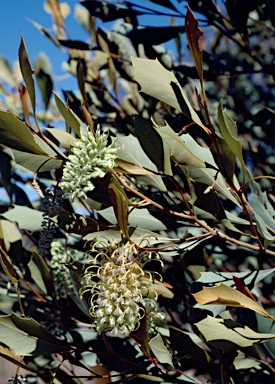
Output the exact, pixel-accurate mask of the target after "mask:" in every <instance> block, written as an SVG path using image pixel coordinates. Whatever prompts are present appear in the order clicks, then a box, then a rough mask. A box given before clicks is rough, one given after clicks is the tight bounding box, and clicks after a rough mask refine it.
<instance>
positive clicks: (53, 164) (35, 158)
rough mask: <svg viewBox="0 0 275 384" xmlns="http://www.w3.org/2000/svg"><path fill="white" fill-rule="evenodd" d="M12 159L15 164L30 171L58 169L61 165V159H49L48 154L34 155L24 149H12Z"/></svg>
mask: <svg viewBox="0 0 275 384" xmlns="http://www.w3.org/2000/svg"><path fill="white" fill-rule="evenodd" d="M12 154H13V157H14V160H15V161H16V163H17V164H19V165H22V166H23V167H24V168H26V169H27V170H29V171H31V172H37V171H38V170H39V172H45V171H51V170H52V169H58V168H61V166H62V160H57V159H51V158H49V157H48V156H43V155H34V154H32V153H28V152H25V151H17V150H15V149H12Z"/></svg>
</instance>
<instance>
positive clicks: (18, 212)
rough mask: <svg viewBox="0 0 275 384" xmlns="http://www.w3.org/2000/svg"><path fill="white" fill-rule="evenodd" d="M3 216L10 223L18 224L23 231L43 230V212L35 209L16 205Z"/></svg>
mask: <svg viewBox="0 0 275 384" xmlns="http://www.w3.org/2000/svg"><path fill="white" fill-rule="evenodd" d="M2 216H3V217H5V218H6V219H8V220H10V221H13V222H16V223H17V224H18V226H19V228H21V229H25V230H28V231H31V232H36V231H40V230H41V229H42V227H41V223H42V220H43V212H40V211H37V210H35V209H31V208H28V207H23V206H20V205H14V207H13V208H12V209H10V210H9V211H7V212H5V213H3V214H2Z"/></svg>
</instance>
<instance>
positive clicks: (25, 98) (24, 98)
mask: <svg viewBox="0 0 275 384" xmlns="http://www.w3.org/2000/svg"><path fill="white" fill-rule="evenodd" d="M18 92H19V95H20V99H21V103H22V107H23V111H24V115H25V119H26V122H27V124H29V125H31V123H30V104H29V103H30V95H29V92H28V90H27V88H26V87H25V85H24V84H22V83H20V84H19V87H18Z"/></svg>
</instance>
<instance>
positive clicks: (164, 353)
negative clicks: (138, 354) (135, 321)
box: [149, 333, 174, 367]
mask: <svg viewBox="0 0 275 384" xmlns="http://www.w3.org/2000/svg"><path fill="white" fill-rule="evenodd" d="M149 344H150V347H151V350H152V352H153V353H154V355H155V356H156V358H157V359H158V361H159V362H160V363H162V364H169V365H170V366H171V367H174V365H173V362H172V355H171V353H170V352H169V350H168V349H167V347H166V346H165V344H164V342H163V340H162V337H161V336H160V334H159V333H158V334H157V336H155V337H153V338H152V339H151V340H150V341H149Z"/></svg>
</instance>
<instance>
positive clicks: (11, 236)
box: [0, 211, 22, 251]
mask: <svg viewBox="0 0 275 384" xmlns="http://www.w3.org/2000/svg"><path fill="white" fill-rule="evenodd" d="M9 212H10V211H7V212H6V213H9ZM4 215H5V213H4V214H2V215H1V216H3V217H5V216H4ZM0 225H1V232H0V233H1V235H0V238H2V239H3V241H4V244H5V248H6V250H7V251H8V250H9V248H10V244H11V243H15V242H16V241H20V240H21V239H22V234H21V232H20V231H19V229H18V227H17V225H16V224H15V223H12V222H10V221H8V220H3V219H1V220H0Z"/></svg>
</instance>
